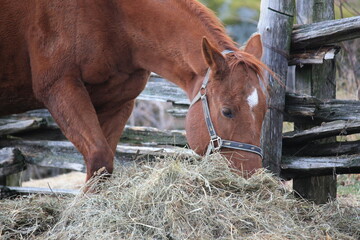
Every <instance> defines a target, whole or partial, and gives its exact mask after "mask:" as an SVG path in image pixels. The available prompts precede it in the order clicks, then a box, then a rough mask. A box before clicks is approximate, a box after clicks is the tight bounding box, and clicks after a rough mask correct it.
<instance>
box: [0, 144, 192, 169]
mask: <svg viewBox="0 0 360 240" xmlns="http://www.w3.org/2000/svg"><path fill="white" fill-rule="evenodd" d="M5 146H7V147H8V146H11V147H16V148H18V149H20V150H21V152H22V153H23V155H24V156H25V157H26V161H27V163H28V164H33V165H37V166H42V167H55V168H62V169H70V170H74V171H82V172H85V164H84V160H83V157H82V155H81V154H80V153H79V152H78V151H77V150H76V148H75V147H74V145H73V144H72V143H71V142H68V141H21V140H0V147H5ZM169 154H174V155H179V154H182V155H184V156H188V157H196V156H197V155H195V154H194V153H193V151H191V150H188V149H184V148H179V147H144V146H126V145H118V146H117V149H116V154H115V156H116V159H117V161H116V162H117V164H119V163H121V162H126V161H134V160H138V159H150V160H151V159H154V158H156V157H164V156H165V155H169Z"/></svg>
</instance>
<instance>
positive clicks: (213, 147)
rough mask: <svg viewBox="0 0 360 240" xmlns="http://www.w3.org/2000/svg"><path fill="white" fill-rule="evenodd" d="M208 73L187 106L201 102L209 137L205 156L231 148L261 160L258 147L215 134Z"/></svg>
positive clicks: (208, 72)
mask: <svg viewBox="0 0 360 240" xmlns="http://www.w3.org/2000/svg"><path fill="white" fill-rule="evenodd" d="M233 52H234V51H230V50H224V51H223V52H221V53H222V54H223V55H224V56H226V54H229V53H233ZM210 73H211V69H210V68H208V70H207V73H206V75H205V78H204V81H203V83H202V85H201V88H200V90H199V92H198V93H197V94H196V96H195V97H194V99H193V100H192V101H191V103H190V106H189V108H191V106H192V105H194V104H195V103H196V102H197V101H199V100H201V102H202V106H203V111H204V116H205V122H206V126H207V129H208V131H209V135H210V143H209V145H208V148H207V151H206V155H209V154H210V153H211V152H216V151H218V150H220V148H232V149H236V150H241V151H246V152H251V153H255V154H257V155H259V156H260V157H261V158H263V152H262V149H261V148H260V147H258V146H255V145H252V144H247V143H242V142H235V141H230V140H224V139H222V138H221V137H219V136H218V135H217V134H216V132H215V128H214V125H213V123H212V121H211V117H210V109H209V105H208V101H207V97H206V87H207V85H208V82H209V78H210Z"/></svg>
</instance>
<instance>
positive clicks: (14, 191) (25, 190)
mask: <svg viewBox="0 0 360 240" xmlns="http://www.w3.org/2000/svg"><path fill="white" fill-rule="evenodd" d="M0 190H1V191H0V196H1V195H7V196H11V197H12V196H14V195H15V196H16V195H30V194H41V195H54V196H57V195H66V196H74V195H78V194H79V193H80V191H79V190H70V189H50V188H37V187H9V186H1V185H0ZM5 192H8V193H5ZM0 199H1V198H0Z"/></svg>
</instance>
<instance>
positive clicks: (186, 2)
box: [175, 0, 238, 50]
mask: <svg viewBox="0 0 360 240" xmlns="http://www.w3.org/2000/svg"><path fill="white" fill-rule="evenodd" d="M175 1H176V2H178V3H179V4H181V5H182V6H183V7H184V8H185V9H188V10H189V11H190V12H191V13H194V14H195V15H196V17H198V19H199V20H200V22H201V24H203V26H205V27H206V28H207V29H208V30H209V32H211V33H212V37H214V38H215V40H216V41H217V44H218V45H219V46H222V47H224V48H225V49H229V50H235V49H236V46H237V45H238V44H237V43H236V42H234V41H233V40H232V39H231V38H230V37H229V36H228V35H227V34H226V30H225V27H224V25H223V24H222V23H221V22H220V20H219V19H218V17H217V16H216V15H215V13H214V12H213V11H212V10H210V9H209V8H207V7H206V6H205V5H203V4H202V3H200V2H199V1H197V0H181V1H179V0H175ZM234 48H235V49H234Z"/></svg>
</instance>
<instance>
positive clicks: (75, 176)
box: [22, 172, 86, 189]
mask: <svg viewBox="0 0 360 240" xmlns="http://www.w3.org/2000/svg"><path fill="white" fill-rule="evenodd" d="M85 177H86V174H85V173H82V172H71V173H66V174H61V175H59V176H56V177H51V178H44V179H38V180H30V181H27V182H23V183H22V186H23V187H42V188H49V186H50V187H51V188H52V189H80V188H81V187H82V186H83V185H84V183H85Z"/></svg>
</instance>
